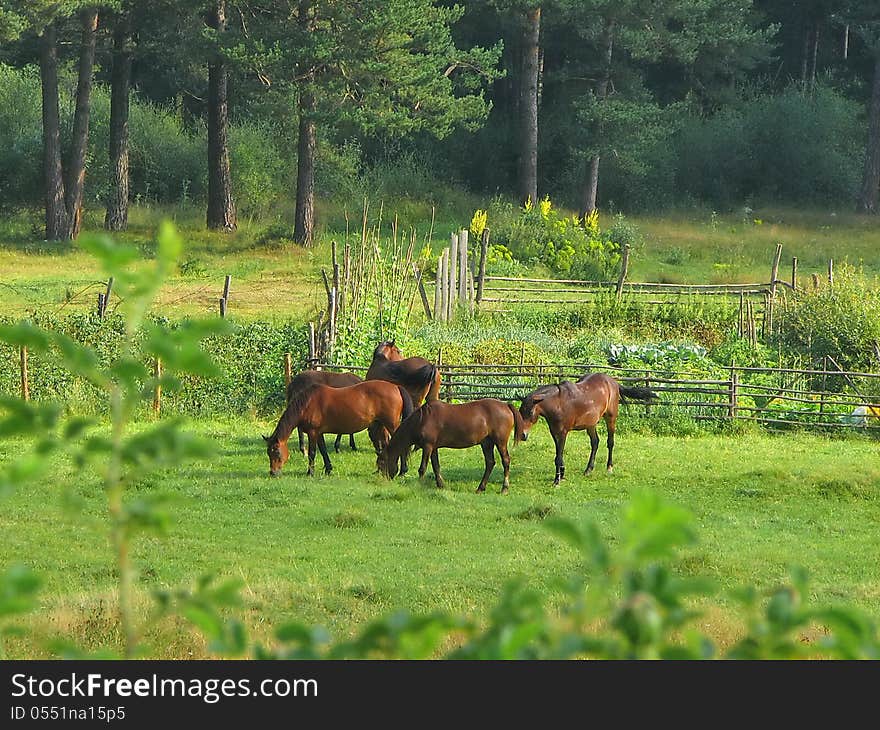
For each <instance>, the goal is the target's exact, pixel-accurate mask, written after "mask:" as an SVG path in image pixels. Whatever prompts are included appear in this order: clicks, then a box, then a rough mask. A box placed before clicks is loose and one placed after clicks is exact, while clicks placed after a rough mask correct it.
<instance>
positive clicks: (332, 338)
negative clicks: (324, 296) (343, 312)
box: [327, 286, 338, 362]
mask: <svg viewBox="0 0 880 730" xmlns="http://www.w3.org/2000/svg"><path fill="white" fill-rule="evenodd" d="M337 296H338V294H337V290H336V287H335V286H334V287H333V288H332V289H331V290H330V301H329V302H328V304H329V307H328V309H329V310H330V313H329V314H330V316H329V318H328V321H327V326H328V327H329V332H328V333H327V350H328V352H327V362H333V354H334V353H333V350H334V349H335V347H336V301H337Z"/></svg>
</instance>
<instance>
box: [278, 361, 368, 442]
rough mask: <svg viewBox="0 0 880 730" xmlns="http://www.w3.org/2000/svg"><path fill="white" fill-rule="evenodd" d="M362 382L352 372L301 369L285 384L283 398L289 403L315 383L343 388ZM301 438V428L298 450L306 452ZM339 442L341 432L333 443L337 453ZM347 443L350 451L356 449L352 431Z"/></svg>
mask: <svg viewBox="0 0 880 730" xmlns="http://www.w3.org/2000/svg"><path fill="white" fill-rule="evenodd" d="M363 382H364V379H363V378H361V377H360V376H358V375H355V374H354V373H332V372H330V371H328V370H303V371H302V372H301V373H298V374H297V375H296V377H295V378H293V380H291V381H290V382H289V383H288V384H287V392H286V395H287V397H286V399H285V400H286V402H287V403H290V399H291V398H293V397H294V396H295V395H296V394H297V393H298V392H299V391H301V390H305V389H306V388H310V387H311V386H313V385H316V384H321V385H329V386H330V387H331V388H345V387H347V386H349V385H357V384H358V383H363ZM303 438H304V435H303V430H302V429H299V450H300V451H302V452H303V453H306V447H305V443H304V440H303ZM341 443H342V434H341V433H340V434H337V436H336V443H335V444H334V445H333V450H334V451H336V453H337V454H338V453H339V446H340V444H341ZM348 445H349V446H350V447H351V450H352V451H357V446H356V445H355V443H354V434H353V433H352V434H349V435H348Z"/></svg>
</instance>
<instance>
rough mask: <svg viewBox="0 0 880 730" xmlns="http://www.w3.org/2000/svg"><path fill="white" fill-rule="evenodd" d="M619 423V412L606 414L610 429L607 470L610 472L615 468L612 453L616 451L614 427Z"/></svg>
mask: <svg viewBox="0 0 880 730" xmlns="http://www.w3.org/2000/svg"><path fill="white" fill-rule="evenodd" d="M616 424H617V414H616V413H614V414H611V413H606V414H605V426H606V428H607V429H608V466H607V471H608V473H609V474H610V473H611V472H612V471H613V470H614V460H613V459H612V457H611V453H612V452H613V451H614V427H615V425H616Z"/></svg>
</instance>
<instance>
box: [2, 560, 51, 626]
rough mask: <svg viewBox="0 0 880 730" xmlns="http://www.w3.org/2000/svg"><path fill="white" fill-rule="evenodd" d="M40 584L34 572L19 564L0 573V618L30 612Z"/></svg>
mask: <svg viewBox="0 0 880 730" xmlns="http://www.w3.org/2000/svg"><path fill="white" fill-rule="evenodd" d="M41 582H42V581H41V580H40V578H39V576H38V575H37V574H36V573H34V571H32V570H31V569H30V568H28V567H27V566H26V565H22V564H20V563H16V564H14V565H10V566H9V567H8V568H7V569H6V570H5V571H4V572H3V573H0V616H10V615H12V614H17V613H25V612H26V611H30V610H31V609H32V608H33V607H34V604H35V603H36V594H37V590H38V589H39V587H40V584H41Z"/></svg>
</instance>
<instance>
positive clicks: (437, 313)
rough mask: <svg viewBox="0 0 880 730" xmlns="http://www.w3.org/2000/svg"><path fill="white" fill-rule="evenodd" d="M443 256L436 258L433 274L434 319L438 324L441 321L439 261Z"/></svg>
mask: <svg viewBox="0 0 880 730" xmlns="http://www.w3.org/2000/svg"><path fill="white" fill-rule="evenodd" d="M442 258H443V254H440V256H439V257H438V258H437V271H436V272H435V273H434V319H436V320H437V321H438V322H439V321H441V320H442V319H443V313H442V312H441V311H440V286H441V283H440V282H441V275H440V267H441V259H442Z"/></svg>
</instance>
